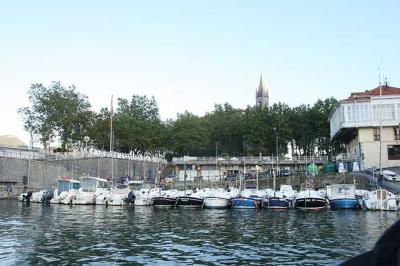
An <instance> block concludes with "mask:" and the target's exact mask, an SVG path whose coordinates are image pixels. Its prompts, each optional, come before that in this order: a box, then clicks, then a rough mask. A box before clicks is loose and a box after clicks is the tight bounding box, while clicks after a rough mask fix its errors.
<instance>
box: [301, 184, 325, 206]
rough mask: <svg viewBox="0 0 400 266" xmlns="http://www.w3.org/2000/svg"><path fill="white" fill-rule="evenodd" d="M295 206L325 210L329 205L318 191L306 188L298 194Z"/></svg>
mask: <svg viewBox="0 0 400 266" xmlns="http://www.w3.org/2000/svg"><path fill="white" fill-rule="evenodd" d="M295 207H296V208H297V209H301V210H324V209H326V208H327V207H328V202H327V200H326V199H325V198H324V197H322V196H321V194H320V193H319V192H318V191H315V190H313V189H305V190H302V191H300V192H299V194H298V195H297V197H296V201H295Z"/></svg>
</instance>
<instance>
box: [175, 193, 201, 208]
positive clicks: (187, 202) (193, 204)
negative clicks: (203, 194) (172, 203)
mask: <svg viewBox="0 0 400 266" xmlns="http://www.w3.org/2000/svg"><path fill="white" fill-rule="evenodd" d="M203 202H204V199H202V198H197V197H192V196H179V197H178V198H177V199H176V206H177V207H185V208H201V207H202V206H203Z"/></svg>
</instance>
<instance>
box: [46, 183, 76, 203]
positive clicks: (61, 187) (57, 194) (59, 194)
mask: <svg viewBox="0 0 400 266" xmlns="http://www.w3.org/2000/svg"><path fill="white" fill-rule="evenodd" d="M80 186H81V184H80V182H79V181H78V180H73V179H62V180H58V186H57V189H56V190H54V197H53V198H52V199H51V201H50V203H62V201H63V199H64V198H65V197H67V195H68V193H69V192H70V191H71V190H73V191H74V192H77V191H78V189H79V188H80Z"/></svg>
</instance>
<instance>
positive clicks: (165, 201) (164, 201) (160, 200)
mask: <svg viewBox="0 0 400 266" xmlns="http://www.w3.org/2000/svg"><path fill="white" fill-rule="evenodd" d="M175 204H176V198H171V197H166V196H158V197H154V198H153V201H152V205H153V207H156V208H163V207H167V208H168V207H175Z"/></svg>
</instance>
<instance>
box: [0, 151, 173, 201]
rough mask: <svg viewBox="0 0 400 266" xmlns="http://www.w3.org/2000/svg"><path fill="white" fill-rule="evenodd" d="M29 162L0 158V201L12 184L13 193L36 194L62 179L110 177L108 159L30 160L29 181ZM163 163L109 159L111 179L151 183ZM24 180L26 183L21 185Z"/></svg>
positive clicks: (163, 165) (164, 166)
mask: <svg viewBox="0 0 400 266" xmlns="http://www.w3.org/2000/svg"><path fill="white" fill-rule="evenodd" d="M28 165H29V161H28V160H27V159H20V158H8V157H0V198H1V197H2V194H3V193H2V192H5V190H6V185H7V184H12V185H13V188H14V189H13V190H14V191H13V194H18V193H19V192H21V191H23V190H27V189H30V190H33V191H37V190H40V189H43V188H46V187H54V186H56V184H57V181H58V180H59V179H60V178H63V177H71V178H73V179H77V178H79V177H80V176H84V175H90V176H99V177H101V178H108V177H111V159H110V158H87V159H85V158H83V159H65V160H31V162H30V178H29V180H27V177H28V169H29V167H28ZM165 168H166V165H165V164H162V163H161V164H158V163H155V162H150V161H134V160H129V159H120V158H114V159H113V173H114V180H116V181H118V180H119V178H120V177H122V176H130V177H136V178H138V177H140V178H143V177H147V178H148V179H150V180H152V179H154V178H155V176H156V175H157V172H158V169H160V171H161V175H163V173H164V171H165ZM24 176H25V177H26V178H25V180H26V181H27V182H28V184H26V185H25V184H24Z"/></svg>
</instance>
